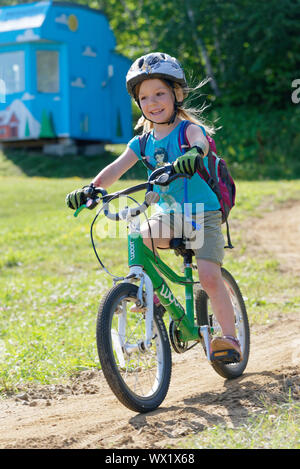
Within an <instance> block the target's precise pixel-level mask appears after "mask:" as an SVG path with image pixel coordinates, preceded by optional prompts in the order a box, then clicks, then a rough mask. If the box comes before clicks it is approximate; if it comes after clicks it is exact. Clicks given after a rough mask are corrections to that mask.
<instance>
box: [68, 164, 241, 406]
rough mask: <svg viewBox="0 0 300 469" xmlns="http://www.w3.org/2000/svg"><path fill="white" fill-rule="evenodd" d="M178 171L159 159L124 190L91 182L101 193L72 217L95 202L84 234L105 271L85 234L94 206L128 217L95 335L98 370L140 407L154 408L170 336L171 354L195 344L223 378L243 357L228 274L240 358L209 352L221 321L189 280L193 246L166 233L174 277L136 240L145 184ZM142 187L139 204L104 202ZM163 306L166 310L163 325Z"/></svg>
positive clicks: (164, 383)
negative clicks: (119, 267) (123, 258)
mask: <svg viewBox="0 0 300 469" xmlns="http://www.w3.org/2000/svg"><path fill="white" fill-rule="evenodd" d="M178 177H183V176H182V175H178V174H176V175H174V174H172V173H171V169H170V168H169V165H167V166H165V167H163V168H159V169H157V170H155V171H154V172H153V173H152V174H151V176H150V178H149V179H148V181H147V182H146V183H142V184H139V185H136V186H133V187H130V188H128V189H125V190H124V191H120V192H116V193H113V194H109V195H108V194H107V192H106V191H104V190H103V189H97V193H98V194H101V197H98V198H97V199H88V201H87V203H86V204H85V205H83V206H81V207H79V209H78V210H77V211H76V212H75V216H77V215H78V213H79V211H81V210H82V208H84V207H86V208H93V207H95V205H96V204H98V203H99V202H100V201H102V202H103V205H102V207H101V209H100V210H99V211H98V213H97V215H96V217H95V219H94V221H93V222H92V225H91V240H92V245H93V248H94V251H95V254H96V257H97V259H98V261H99V262H100V264H101V266H102V267H103V268H104V269H105V270H106V272H108V270H107V269H106V268H105V266H104V265H103V263H102V261H101V259H100V258H99V256H98V253H97V250H96V248H95V244H94V241H93V226H94V223H95V221H96V219H97V217H98V215H99V214H100V213H101V212H102V211H103V212H104V214H105V215H106V216H107V217H108V218H110V219H112V220H115V221H119V220H126V221H127V223H128V228H129V229H128V265H129V273H128V275H126V276H125V277H115V276H113V279H114V286H113V287H112V288H111V289H110V290H109V291H108V292H107V293H106V295H105V296H104V297H103V298H102V301H101V303H100V306H99V311H98V316H97V327H96V338H97V349H98V355H99V360H100V363H101V367H102V371H103V374H104V376H105V378H106V380H107V383H108V384H109V386H110V388H111V390H112V391H113V393H114V394H115V395H116V397H117V398H118V399H119V400H120V401H121V403H122V404H124V405H125V406H126V407H128V408H129V409H131V410H133V411H135V412H140V413H142V412H149V411H152V410H154V409H156V408H157V407H158V406H159V405H160V404H161V403H162V402H163V400H164V399H165V397H166V395H167V392H168V389H169V384H170V379H171V369H172V359H171V347H170V343H171V345H172V348H173V349H174V351H175V352H176V353H185V352H186V351H188V350H189V349H191V347H193V346H195V345H197V344H202V346H203V349H204V352H205V354H206V357H207V360H208V361H209V362H210V363H211V365H212V367H213V368H214V369H215V371H216V372H217V373H219V374H220V375H221V376H222V377H224V378H227V379H231V378H236V377H238V376H240V375H241V374H242V373H243V371H244V369H245V368H246V366H247V362H248V357H249V346H250V331H249V324H248V318H247V312H246V307H245V304H244V301H243V297H242V295H241V292H240V290H239V287H238V285H237V283H236V281H235V280H234V278H233V276H232V275H231V274H230V273H229V272H228V271H227V270H225V269H223V268H222V275H223V279H224V283H225V285H226V288H227V290H228V292H229V295H230V298H231V301H232V304H233V307H234V311H235V325H236V333H237V337H238V339H239V341H240V343H241V348H242V355H243V359H242V361H238V360H237V357H236V356H235V352H234V351H232V353H231V354H228V353H227V354H226V356H224V357H222V356H220V357H219V358H218V359H217V360H215V359H213V357H212V356H211V351H210V342H211V340H212V338H213V337H215V336H216V335H218V334H221V328H220V326H219V324H218V322H217V320H216V317H215V315H214V313H213V311H212V309H211V306H210V301H209V298H208V296H207V295H206V293H205V291H204V290H203V289H202V288H201V285H200V284H199V282H195V281H194V280H193V265H192V257H193V251H192V250H191V249H187V248H186V240H185V239H179V238H174V239H172V240H171V242H170V249H174V251H175V253H176V254H177V255H179V256H182V257H183V262H184V275H182V276H181V275H178V274H176V273H175V272H174V271H173V270H172V269H171V268H170V267H168V266H167V265H166V264H165V263H164V262H163V261H162V259H160V257H158V256H157V255H155V254H154V252H153V251H151V250H150V249H149V248H148V247H147V246H145V244H144V243H143V239H142V236H141V233H140V223H139V215H141V214H142V213H144V212H145V211H146V210H147V208H148V207H149V206H150V205H151V204H152V203H155V202H156V201H157V193H155V192H153V191H152V188H153V185H154V184H157V185H167V184H169V183H170V182H172V181H173V180H174V179H176V178H178ZM145 189H146V195H145V200H144V202H143V203H142V204H141V205H138V206H137V207H133V208H128V207H126V208H125V209H123V210H122V211H120V212H118V213H111V212H110V208H109V203H110V202H111V201H112V200H115V199H117V198H119V197H121V196H125V195H126V196H127V197H128V196H129V194H132V193H134V192H137V191H140V190H145ZM131 199H132V198H131ZM132 200H134V199H132ZM108 273H109V274H110V272H108ZM161 274H162V275H161ZM110 275H111V274H110ZM165 278H167V279H168V280H169V281H170V282H172V283H174V284H178V285H182V286H183V287H184V289H185V308H184V307H183V306H182V305H181V304H180V302H179V301H178V300H177V299H176V297H175V296H174V294H173V293H172V291H171V289H170V287H169V286H168V284H167V283H166V281H165ZM154 292H155V295H156V297H155V298H158V299H159V301H160V303H158V304H157V302H155V303H154V300H153V298H154ZM132 306H138V308H136V307H135V308H132ZM132 309H135V311H131V310H132ZM136 309H138V310H139V311H138V312H137V311H136ZM165 312H167V313H168V314H169V325H167V326H166V323H165V319H164V313H165ZM167 329H168V332H167ZM238 358H239V357H238Z"/></svg>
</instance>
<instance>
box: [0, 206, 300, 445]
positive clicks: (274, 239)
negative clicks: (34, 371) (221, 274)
mask: <svg viewBox="0 0 300 469" xmlns="http://www.w3.org/2000/svg"><path fill="white" fill-rule="evenodd" d="M283 220H284V222H283ZM299 220H300V204H293V205H292V206H291V207H284V208H281V209H279V210H277V211H275V212H272V213H268V214H266V216H264V218H263V219H259V220H257V222H255V224H254V225H253V227H252V232H250V227H248V228H247V238H248V239H249V240H250V239H252V243H254V244H255V246H256V248H257V249H259V250H265V251H266V252H267V253H268V252H270V253H272V257H273V258H274V257H277V259H278V260H279V262H280V267H281V268H282V269H283V270H285V271H287V270H290V271H292V272H294V273H295V275H297V274H298V272H300V257H299V256H300V236H297V235H295V230H300V223H299ZM295 227H296V228H295ZM267 235H268V236H267ZM279 239H280V240H284V246H282V247H280V246H279V249H278V240H279ZM276 246H277V249H275V248H276ZM299 333H300V325H299V315H298V314H294V315H290V316H284V318H283V319H281V320H280V322H276V323H274V324H271V325H266V326H259V327H258V326H257V327H255V328H252V330H251V340H252V342H251V351H250V359H249V364H248V366H247V368H246V371H245V373H244V374H243V375H242V376H241V377H240V378H238V379H235V380H231V381H226V380H225V381H224V379H223V378H221V377H220V376H219V375H217V374H216V373H215V371H214V370H213V369H212V368H211V367H210V365H209V364H208V363H207V361H206V359H205V357H204V353H203V351H202V348H200V347H195V348H193V349H192V350H190V351H189V352H187V353H186V354H183V355H177V354H173V372H172V379H171V384H170V389H169V393H168V395H167V397H166V399H165V401H164V402H163V404H162V406H161V407H160V408H159V409H157V410H156V411H154V412H150V413H148V414H135V413H134V412H132V411H130V410H128V409H126V408H124V407H123V406H122V404H120V403H119V401H118V400H117V399H116V398H115V396H114V395H113V394H112V393H111V391H110V389H109V387H108V386H107V384H106V382H105V380H104V378H103V375H102V373H101V372H98V371H91V372H83V373H81V375H80V376H79V377H78V378H77V381H76V380H75V381H74V382H73V383H71V384H70V385H69V386H65V387H64V386H60V387H59V389H58V388H56V387H43V388H36V389H34V388H33V389H32V391H31V392H30V391H28V393H27V394H28V395H29V398H28V399H27V401H26V400H24V399H22V398H21V397H20V398H19V400H16V398H10V399H5V400H2V401H0V448H74V449H79V448H163V447H165V446H166V445H168V446H176V444H177V443H178V441H180V439H182V438H183V437H184V436H185V435H187V434H191V433H198V432H201V431H203V430H204V429H206V428H208V427H210V426H213V425H217V424H226V425H228V426H230V427H235V426H238V425H240V424H241V423H242V422H243V420H244V419H245V418H247V417H248V416H250V415H252V414H253V413H254V412H256V411H259V410H260V409H261V408H262V402H261V397H265V398H266V399H269V400H270V401H272V402H274V401H276V400H278V399H281V398H282V396H283V394H285V395H287V393H288V390H290V392H292V394H293V395H294V396H295V397H299V398H300V379H299V372H300V352H299V350H300V339H299V338H300V334H299ZM187 365H188V366H187ZM23 397H24V396H23ZM25 403H26V404H27V405H25Z"/></svg>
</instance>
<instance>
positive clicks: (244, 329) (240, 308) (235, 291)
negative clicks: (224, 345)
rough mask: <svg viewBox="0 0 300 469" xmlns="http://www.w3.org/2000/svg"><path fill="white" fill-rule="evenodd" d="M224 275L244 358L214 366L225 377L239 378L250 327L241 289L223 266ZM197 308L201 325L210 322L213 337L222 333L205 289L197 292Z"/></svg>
mask: <svg viewBox="0 0 300 469" xmlns="http://www.w3.org/2000/svg"><path fill="white" fill-rule="evenodd" d="M221 270H222V277H223V281H224V284H225V287H226V289H227V291H228V294H229V297H230V300H231V303H232V306H233V309H234V316H235V329H236V335H237V338H238V339H239V341H240V344H241V350H242V355H243V359H242V361H241V362H239V363H230V364H226V363H222V362H221V361H213V362H212V367H213V368H214V370H215V371H216V372H217V373H218V374H219V375H220V376H222V377H223V378H227V379H231V378H237V377H238V376H240V375H241V374H242V373H243V371H244V370H245V368H246V366H247V363H248V359H249V351H250V329H249V322H248V316H247V311H246V306H245V303H244V299H243V297H242V294H241V292H240V289H239V287H238V285H237V283H236V281H235V279H234V278H233V276H232V275H231V274H230V273H229V272H228V270H226V269H224V268H222V269H221ZM195 307H196V308H195V309H196V316H197V322H198V325H199V326H203V325H206V324H208V325H209V326H210V327H212V329H213V338H214V337H217V336H218V335H222V330H221V327H220V325H219V323H218V321H217V318H216V316H215V314H214V312H213V310H212V308H211V304H210V300H209V297H208V296H207V294H206V293H205V291H204V290H200V289H198V290H197V291H196V294H195Z"/></svg>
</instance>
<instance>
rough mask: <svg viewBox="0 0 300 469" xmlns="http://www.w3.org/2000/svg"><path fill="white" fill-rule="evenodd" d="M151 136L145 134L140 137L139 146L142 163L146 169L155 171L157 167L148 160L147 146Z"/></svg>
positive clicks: (147, 133)
mask: <svg viewBox="0 0 300 469" xmlns="http://www.w3.org/2000/svg"><path fill="white" fill-rule="evenodd" d="M149 136H150V132H144V133H143V134H142V135H141V136H140V137H139V144H140V153H141V158H142V162H143V163H144V165H145V166H146V168H148V169H150V170H151V171H154V169H155V167H154V166H153V165H152V164H150V163H149V161H147V158H146V154H145V152H146V145H147V141H148V138H149Z"/></svg>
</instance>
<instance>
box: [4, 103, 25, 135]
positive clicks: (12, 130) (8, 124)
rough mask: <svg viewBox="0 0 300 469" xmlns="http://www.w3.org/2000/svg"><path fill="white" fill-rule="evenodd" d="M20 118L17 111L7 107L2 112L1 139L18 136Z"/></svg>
mask: <svg viewBox="0 0 300 469" xmlns="http://www.w3.org/2000/svg"><path fill="white" fill-rule="evenodd" d="M19 123H20V122H19V120H18V118H17V117H16V115H15V113H14V112H12V111H10V109H9V108H8V109H6V110H5V111H1V112H0V139H7V138H9V139H14V138H18V128H19Z"/></svg>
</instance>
